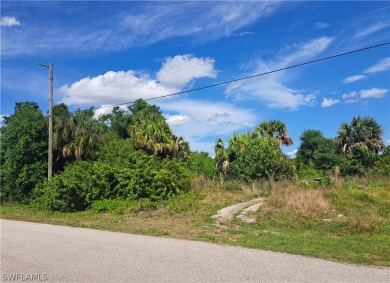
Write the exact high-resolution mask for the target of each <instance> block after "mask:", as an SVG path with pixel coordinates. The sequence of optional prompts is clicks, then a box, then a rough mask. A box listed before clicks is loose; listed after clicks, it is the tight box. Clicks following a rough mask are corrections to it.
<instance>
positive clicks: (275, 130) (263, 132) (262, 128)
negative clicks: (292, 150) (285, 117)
mask: <svg viewBox="0 0 390 283" xmlns="http://www.w3.org/2000/svg"><path fill="white" fill-rule="evenodd" d="M256 130H257V131H258V132H259V134H260V136H262V137H268V138H276V139H277V140H278V143H279V145H286V146H289V145H292V144H294V141H293V139H292V138H290V137H289V136H288V135H287V126H286V124H285V123H284V122H282V121H280V120H270V121H265V122H261V123H260V125H259V126H257V127H256Z"/></svg>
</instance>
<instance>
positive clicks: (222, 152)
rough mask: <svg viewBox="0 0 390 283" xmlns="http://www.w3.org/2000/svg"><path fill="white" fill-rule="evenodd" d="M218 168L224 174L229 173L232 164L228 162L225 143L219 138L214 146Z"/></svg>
mask: <svg viewBox="0 0 390 283" xmlns="http://www.w3.org/2000/svg"><path fill="white" fill-rule="evenodd" d="M214 152H215V160H216V161H217V163H216V167H217V169H218V170H222V171H223V173H224V174H226V173H227V172H228V171H229V167H230V163H229V160H228V151H227V150H226V149H225V143H224V141H223V139H222V138H218V139H217V141H216V142H215V145H214Z"/></svg>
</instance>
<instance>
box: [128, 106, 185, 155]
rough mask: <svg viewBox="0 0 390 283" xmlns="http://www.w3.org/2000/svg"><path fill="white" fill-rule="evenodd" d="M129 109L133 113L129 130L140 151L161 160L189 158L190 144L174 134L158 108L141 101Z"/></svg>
mask: <svg viewBox="0 0 390 283" xmlns="http://www.w3.org/2000/svg"><path fill="white" fill-rule="evenodd" d="M129 109H130V111H131V112H132V114H131V120H132V124H131V125H130V126H129V127H128V129H127V130H128V133H129V136H130V137H131V138H132V139H133V141H134V144H135V145H136V147H137V148H138V149H141V150H143V151H145V152H146V153H148V154H156V155H158V156H159V157H161V158H165V157H170V158H174V157H176V158H183V159H185V158H188V157H189V155H190V148H189V143H188V142H186V141H185V140H184V138H183V137H176V136H175V135H174V134H173V133H172V130H171V128H170V127H169V125H168V123H167V122H166V120H165V118H164V116H163V115H162V112H161V111H160V109H159V108H158V107H157V106H155V105H149V104H148V103H147V102H146V101H144V100H142V99H139V100H137V101H136V102H135V103H134V104H133V105H132V106H130V107H129Z"/></svg>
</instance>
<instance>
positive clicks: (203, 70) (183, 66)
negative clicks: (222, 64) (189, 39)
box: [156, 54, 217, 92]
mask: <svg viewBox="0 0 390 283" xmlns="http://www.w3.org/2000/svg"><path fill="white" fill-rule="evenodd" d="M216 76H217V72H216V71H215V69H214V59H212V58H196V57H194V56H192V55H188V54H187V55H176V56H175V57H168V58H166V59H165V60H164V64H163V66H162V68H161V69H160V71H159V72H158V73H157V75H156V78H157V79H158V80H159V81H160V84H161V85H162V86H163V87H165V88H167V89H169V90H170V91H171V92H178V91H180V90H181V89H182V88H183V87H184V86H185V85H187V84H188V83H189V82H191V81H192V80H193V79H197V78H204V77H209V78H215V77H216Z"/></svg>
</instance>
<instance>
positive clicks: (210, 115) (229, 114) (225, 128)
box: [159, 99, 259, 152]
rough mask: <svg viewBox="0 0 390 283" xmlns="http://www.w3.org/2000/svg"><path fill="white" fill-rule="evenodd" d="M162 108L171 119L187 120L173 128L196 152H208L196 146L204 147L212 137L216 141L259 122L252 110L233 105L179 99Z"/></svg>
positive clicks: (161, 105) (160, 103)
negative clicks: (202, 145) (220, 137)
mask: <svg viewBox="0 0 390 283" xmlns="http://www.w3.org/2000/svg"><path fill="white" fill-rule="evenodd" d="M159 106H160V109H161V110H162V111H163V112H164V113H165V116H166V117H168V119H169V117H176V119H178V120H185V121H186V123H185V124H175V123H173V124H172V123H171V127H172V129H173V131H174V133H175V134H176V135H181V136H184V137H185V138H186V139H187V140H188V141H190V142H191V148H193V149H194V148H195V149H196V150H205V149H201V148H198V147H197V146H196V147H194V145H196V144H198V143H200V144H203V143H204V142H205V140H204V139H210V138H211V139H212V140H213V141H214V140H215V139H216V138H217V137H219V136H222V135H231V134H232V133H234V132H237V131H243V130H247V129H251V128H253V127H255V125H256V124H257V121H258V120H259V119H258V117H257V116H256V115H254V113H252V111H251V110H248V109H244V108H239V107H236V106H235V105H233V104H230V103H222V102H212V101H201V100H192V99H178V100H165V101H159ZM207 142H209V141H207ZM211 148H212V147H211ZM206 151H208V152H211V151H212V150H211V149H209V150H206Z"/></svg>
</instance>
